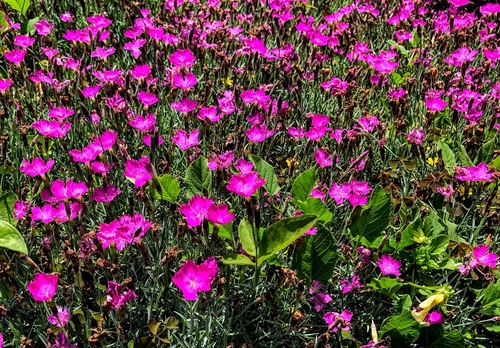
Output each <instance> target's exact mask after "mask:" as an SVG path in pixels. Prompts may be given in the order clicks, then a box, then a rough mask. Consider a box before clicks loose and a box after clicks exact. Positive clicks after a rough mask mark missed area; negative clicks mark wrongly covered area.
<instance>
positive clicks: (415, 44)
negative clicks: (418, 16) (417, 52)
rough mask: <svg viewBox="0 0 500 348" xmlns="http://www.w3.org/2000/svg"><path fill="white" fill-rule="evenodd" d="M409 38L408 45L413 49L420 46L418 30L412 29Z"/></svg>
mask: <svg viewBox="0 0 500 348" xmlns="http://www.w3.org/2000/svg"><path fill="white" fill-rule="evenodd" d="M411 36H412V38H411V39H410V44H411V46H412V47H413V48H416V47H418V45H419V44H420V37H419V36H418V29H416V28H415V29H413V31H412V32H411Z"/></svg>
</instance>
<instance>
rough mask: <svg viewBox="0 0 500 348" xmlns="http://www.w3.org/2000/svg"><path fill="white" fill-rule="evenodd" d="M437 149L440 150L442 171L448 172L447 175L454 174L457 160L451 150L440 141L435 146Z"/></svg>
mask: <svg viewBox="0 0 500 348" xmlns="http://www.w3.org/2000/svg"><path fill="white" fill-rule="evenodd" d="M437 149H438V150H441V155H442V156H443V162H444V169H446V171H447V172H448V174H450V175H453V173H454V172H455V169H454V168H455V166H456V165H457V159H456V157H455V153H454V152H453V151H452V150H451V148H450V147H449V146H448V144H446V143H445V142H443V140H440V141H439V142H438V144H437Z"/></svg>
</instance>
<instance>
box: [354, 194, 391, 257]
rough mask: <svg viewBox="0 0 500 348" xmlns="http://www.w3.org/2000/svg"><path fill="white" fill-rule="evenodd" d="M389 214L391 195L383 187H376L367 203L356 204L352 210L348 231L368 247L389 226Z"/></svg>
mask: <svg viewBox="0 0 500 348" xmlns="http://www.w3.org/2000/svg"><path fill="white" fill-rule="evenodd" d="M391 214H392V202H391V196H390V195H389V194H388V193H387V192H386V191H385V190H384V189H382V188H380V187H377V188H376V189H375V190H374V191H373V194H372V196H371V198H370V200H369V202H368V204H367V205H365V206H362V207H361V206H358V207H356V209H355V210H354V211H353V213H352V217H351V219H352V223H351V225H350V226H349V231H350V233H351V235H352V236H353V237H354V238H356V239H357V240H359V241H360V242H361V244H363V245H365V246H367V247H370V246H371V245H372V243H375V242H376V241H377V238H379V237H380V236H382V232H384V231H385V229H386V228H387V226H389V221H390V219H391Z"/></svg>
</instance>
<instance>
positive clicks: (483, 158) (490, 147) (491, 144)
mask: <svg viewBox="0 0 500 348" xmlns="http://www.w3.org/2000/svg"><path fill="white" fill-rule="evenodd" d="M494 150H495V139H491V140H489V141H487V142H486V143H484V144H483V146H481V147H480V148H479V152H478V154H477V156H476V158H475V159H474V162H475V163H481V162H486V163H489V162H490V161H491V159H492V158H493V151H494Z"/></svg>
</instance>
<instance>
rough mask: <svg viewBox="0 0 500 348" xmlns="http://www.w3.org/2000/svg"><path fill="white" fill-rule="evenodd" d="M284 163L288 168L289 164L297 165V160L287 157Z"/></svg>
mask: <svg viewBox="0 0 500 348" xmlns="http://www.w3.org/2000/svg"><path fill="white" fill-rule="evenodd" d="M286 165H287V166H288V168H290V167H291V166H294V167H297V166H298V165H299V161H297V160H296V159H295V158H287V160H286Z"/></svg>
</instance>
